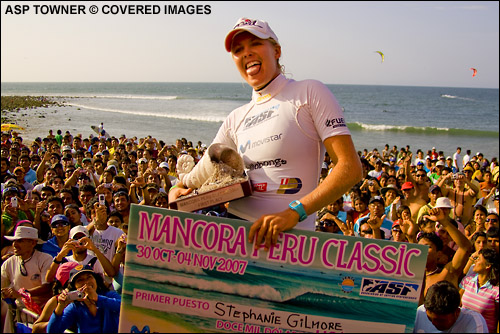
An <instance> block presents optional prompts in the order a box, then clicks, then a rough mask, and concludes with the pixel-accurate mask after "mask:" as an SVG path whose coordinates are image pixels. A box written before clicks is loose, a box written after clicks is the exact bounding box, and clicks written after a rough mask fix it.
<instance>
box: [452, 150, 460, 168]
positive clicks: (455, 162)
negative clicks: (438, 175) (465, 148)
mask: <svg viewBox="0 0 500 334" xmlns="http://www.w3.org/2000/svg"><path fill="white" fill-rule="evenodd" d="M460 152H462V149H461V148H460V147H457V151H456V152H455V154H453V167H455V168H456V169H457V172H458V171H459V170H460V163H461V162H462V156H461V155H460Z"/></svg>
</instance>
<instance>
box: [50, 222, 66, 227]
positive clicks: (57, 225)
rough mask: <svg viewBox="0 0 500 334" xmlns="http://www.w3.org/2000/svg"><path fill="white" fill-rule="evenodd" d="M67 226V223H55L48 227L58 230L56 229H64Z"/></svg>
mask: <svg viewBox="0 0 500 334" xmlns="http://www.w3.org/2000/svg"><path fill="white" fill-rule="evenodd" d="M68 225H69V224H68V223H61V222H55V223H53V224H50V227H52V228H58V227H66V226H68Z"/></svg>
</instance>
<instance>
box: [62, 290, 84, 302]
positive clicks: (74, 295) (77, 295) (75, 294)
mask: <svg viewBox="0 0 500 334" xmlns="http://www.w3.org/2000/svg"><path fill="white" fill-rule="evenodd" d="M82 298H83V293H82V292H81V291H78V290H75V291H70V292H68V294H67V295H66V299H67V300H78V299H82Z"/></svg>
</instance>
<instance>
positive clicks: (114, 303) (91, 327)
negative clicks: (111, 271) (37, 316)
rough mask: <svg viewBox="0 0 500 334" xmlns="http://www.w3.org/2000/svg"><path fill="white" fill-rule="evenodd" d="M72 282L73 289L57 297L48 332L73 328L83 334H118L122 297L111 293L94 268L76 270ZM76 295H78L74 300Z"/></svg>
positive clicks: (60, 331)
mask: <svg viewBox="0 0 500 334" xmlns="http://www.w3.org/2000/svg"><path fill="white" fill-rule="evenodd" d="M69 282H70V283H69V288H68V289H65V290H63V291H62V292H61V294H60V295H59V296H58V297H57V306H56V309H55V310H54V313H52V315H51V316H50V320H49V324H48V325H47V333H62V332H64V331H65V330H66V329H68V328H71V327H72V326H76V327H77V328H78V332H79V333H117V332H118V324H119V320H120V304H121V296H120V295H119V294H118V293H117V292H115V291H110V290H109V289H108V288H107V287H106V285H105V284H104V281H103V279H102V276H100V275H99V274H97V273H95V272H94V271H93V270H92V268H91V267H90V266H83V265H79V266H77V267H75V268H74V269H72V270H71V272H70V278H69ZM70 290H71V292H70ZM74 293H78V296H77V297H71V295H72V294H74Z"/></svg>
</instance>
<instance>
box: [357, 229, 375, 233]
mask: <svg viewBox="0 0 500 334" xmlns="http://www.w3.org/2000/svg"><path fill="white" fill-rule="evenodd" d="M359 233H360V234H373V231H372V229H371V228H370V229H367V230H360V231H359Z"/></svg>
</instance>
